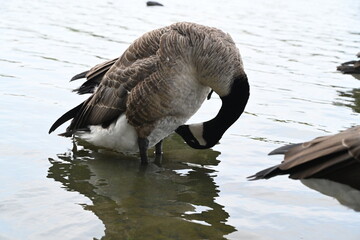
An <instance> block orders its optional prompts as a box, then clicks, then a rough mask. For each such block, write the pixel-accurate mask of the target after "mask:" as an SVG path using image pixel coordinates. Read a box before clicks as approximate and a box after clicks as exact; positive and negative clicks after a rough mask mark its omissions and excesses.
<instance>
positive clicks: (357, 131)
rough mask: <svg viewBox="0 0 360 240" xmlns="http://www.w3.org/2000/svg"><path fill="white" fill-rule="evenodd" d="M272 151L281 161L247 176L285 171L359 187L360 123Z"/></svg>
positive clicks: (254, 177) (262, 176)
mask: <svg viewBox="0 0 360 240" xmlns="http://www.w3.org/2000/svg"><path fill="white" fill-rule="evenodd" d="M274 154H284V161H283V162H282V163H280V164H278V165H276V166H273V167H270V168H267V169H265V170H262V171H260V172H258V173H256V174H254V175H252V176H250V177H248V178H249V179H250V180H258V179H269V178H272V177H275V176H278V175H283V174H289V177H290V178H292V179H309V180H310V179H324V180H328V183H330V182H336V183H340V184H344V185H347V186H350V187H351V188H354V189H357V190H360V126H355V127H352V128H349V129H347V130H345V131H342V132H340V133H337V134H334V135H330V136H322V137H318V138H315V139H313V140H311V141H308V142H304V143H298V144H290V145H286V146H283V147H280V148H277V149H275V150H274V151H272V152H270V153H269V155H274Z"/></svg>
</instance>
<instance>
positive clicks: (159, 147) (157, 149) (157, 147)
mask: <svg viewBox="0 0 360 240" xmlns="http://www.w3.org/2000/svg"><path fill="white" fill-rule="evenodd" d="M162 142H163V140H160V142H158V143H157V144H156V145H155V155H161V154H162Z"/></svg>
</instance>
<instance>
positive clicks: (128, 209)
mask: <svg viewBox="0 0 360 240" xmlns="http://www.w3.org/2000/svg"><path fill="white" fill-rule="evenodd" d="M165 146H166V147H168V148H169V149H167V150H166V151H165V154H164V155H163V159H162V162H161V163H160V162H159V163H158V164H150V165H148V166H139V164H138V162H137V161H136V159H137V156H133V157H131V156H130V157H129V156H123V157H122V158H123V159H121V160H119V155H118V154H115V153H111V152H108V153H106V152H105V153H104V152H103V153H99V152H98V151H91V150H85V149H88V147H86V148H82V149H76V148H74V149H73V151H70V152H68V153H65V154H60V155H58V159H49V160H50V162H51V164H52V166H51V167H50V168H49V173H48V177H49V178H52V179H54V180H55V181H58V182H61V183H62V184H63V186H64V187H65V189H66V190H68V191H77V192H79V193H81V194H83V195H85V196H86V197H88V198H89V199H90V200H91V201H92V203H93V205H87V206H85V209H87V210H90V211H92V212H93V213H94V214H95V215H96V216H97V217H98V218H99V219H100V220H101V221H102V222H103V224H104V225H105V235H104V236H103V237H102V239H223V238H224V236H225V235H227V234H229V233H231V232H233V231H235V228H234V227H233V226H230V225H228V224H226V221H227V218H228V217H229V214H228V213H227V212H226V211H225V210H224V207H223V206H222V205H220V204H218V203H216V202H215V198H216V197H217V196H218V189H217V186H216V184H215V182H214V179H213V177H214V175H216V171H214V170H212V169H211V167H212V166H216V165H217V164H218V162H219V161H218V160H216V158H217V156H218V155H219V154H220V153H219V152H216V151H213V150H204V151H198V150H193V149H190V148H188V147H187V146H185V145H184V144H183V143H182V140H181V139H180V137H178V136H171V137H170V138H169V139H168V140H167V143H166V144H165Z"/></svg>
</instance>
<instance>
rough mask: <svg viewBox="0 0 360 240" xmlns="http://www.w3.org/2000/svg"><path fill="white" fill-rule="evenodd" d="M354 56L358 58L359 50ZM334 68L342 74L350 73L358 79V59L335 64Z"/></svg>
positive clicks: (359, 56)
mask: <svg viewBox="0 0 360 240" xmlns="http://www.w3.org/2000/svg"><path fill="white" fill-rule="evenodd" d="M356 56H357V57H358V58H360V52H359V53H358V54H356ZM336 69H337V70H338V71H340V72H342V73H343V74H350V75H352V76H353V77H354V78H356V79H359V80H360V60H353V61H349V62H344V63H342V64H341V65H340V66H337V68H336Z"/></svg>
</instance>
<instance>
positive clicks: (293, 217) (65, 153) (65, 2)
mask: <svg viewBox="0 0 360 240" xmlns="http://www.w3.org/2000/svg"><path fill="white" fill-rule="evenodd" d="M162 3H163V4H164V5H165V6H164V7H152V8H150V7H146V5H145V1H140V0H135V1H122V0H119V1H112V0H109V1H87V0H77V1H70V0H62V1H51V0H45V1H30V2H29V1H24V0H12V1H5V2H3V3H2V7H1V8H0V20H1V21H0V32H1V34H0V49H1V51H0V52H1V53H0V82H1V88H0V128H1V129H0V132H1V138H0V165H1V167H0V182H1V183H0V184H1V188H0V239H94V238H95V239H277V240H278V239H347V240H349V239H359V238H360V214H359V212H356V211H354V210H353V209H349V208H347V207H345V206H343V205H341V204H340V203H339V202H338V201H337V200H335V199H334V198H332V197H329V196H326V195H323V194H321V193H319V192H317V191H314V190H312V189H310V188H308V187H306V186H305V185H303V184H302V183H301V182H299V181H293V180H289V179H288V178H287V177H286V176H284V177H278V178H274V179H271V180H269V181H256V182H249V181H247V180H246V177H247V176H249V175H252V174H253V173H255V172H257V171H259V170H261V169H263V168H266V167H269V166H271V165H274V164H276V163H278V162H279V161H281V157H268V156H267V153H268V152H269V151H271V150H272V149H274V148H276V147H279V146H281V145H283V144H287V143H295V142H300V141H305V140H309V139H312V138H314V137H316V136H319V135H324V134H330V133H336V132H338V131H340V130H343V129H345V128H348V127H350V126H353V125H356V124H358V118H359V110H360V94H359V93H360V82H359V81H357V80H356V79H355V78H352V77H351V76H346V75H342V74H340V73H338V72H336V66H337V65H339V64H340V63H342V62H345V61H349V60H352V59H354V58H355V54H356V53H357V52H359V51H360V48H359V47H360V28H359V26H360V2H359V1H358V0H344V1H336V0H314V1H295V0H290V1H280V0H272V1H267V0H253V1H221V0H217V1H205V0H199V1H190V0H185V1H168V0H164V1H162ZM178 21H193V22H197V23H201V24H205V25H210V26H214V27H218V28H220V29H222V30H224V31H225V32H228V33H230V34H231V35H232V37H233V39H234V41H235V42H236V44H237V46H238V48H239V49H240V52H241V54H242V57H243V61H244V65H245V71H246V73H247V74H248V77H249V81H250V85H251V98H250V101H249V104H248V106H247V108H246V112H245V113H244V114H243V115H242V117H241V118H240V119H239V121H238V122H237V123H236V124H235V125H233V126H232V127H231V128H230V129H229V130H228V132H227V133H226V134H225V135H224V137H223V139H222V140H221V144H219V145H217V146H215V147H214V148H213V149H212V150H204V151H199V150H193V149H190V148H189V147H187V146H186V145H185V144H184V143H183V142H182V140H181V139H180V138H179V137H178V136H176V135H173V136H170V137H169V138H168V139H167V140H166V142H165V144H164V156H163V161H162V163H161V164H150V165H149V166H148V167H147V168H139V164H138V163H139V162H138V156H124V155H120V154H116V153H113V152H104V151H97V150H96V149H93V148H91V147H89V146H81V145H78V146H74V145H73V142H72V140H71V139H65V138H61V137H58V136H56V134H53V135H48V134H47V131H48V128H49V126H50V125H51V124H52V123H53V121H54V120H56V119H57V118H58V117H59V116H60V115H61V114H62V113H64V112H65V111H66V110H68V109H70V108H71V107H73V106H76V105H77V104H78V103H79V102H80V101H82V100H83V99H84V96H77V95H75V94H74V93H72V92H71V90H72V89H73V88H76V87H77V86H78V84H80V83H76V82H74V83H69V82H68V80H69V79H70V78H71V77H72V76H73V75H75V74H77V73H79V72H82V71H84V70H86V69H88V68H89V67H91V66H93V65H95V64H97V63H100V62H102V61H105V60H107V59H111V58H113V57H117V56H119V55H121V53H122V52H123V51H124V50H125V49H126V48H127V46H128V45H129V44H130V43H131V42H132V41H133V40H135V39H136V38H137V37H139V36H141V35H142V34H143V33H145V32H147V31H149V30H152V29H155V28H158V27H162V26H165V25H168V24H171V23H173V22H178ZM85 97H86V96H85ZM219 107H220V99H219V98H218V97H217V96H213V97H212V99H211V100H209V101H207V102H206V103H205V104H204V106H203V107H202V108H201V109H200V111H199V112H198V113H197V114H196V115H195V116H194V117H193V118H192V119H191V122H199V121H205V120H208V119H210V118H212V117H213V116H214V115H215V114H216V113H217V111H218V109H219ZM63 128H64V127H63ZM152 157H153V156H152Z"/></svg>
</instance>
